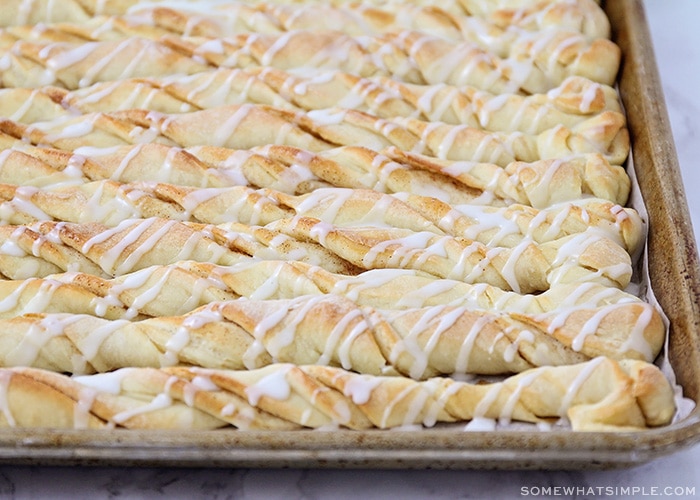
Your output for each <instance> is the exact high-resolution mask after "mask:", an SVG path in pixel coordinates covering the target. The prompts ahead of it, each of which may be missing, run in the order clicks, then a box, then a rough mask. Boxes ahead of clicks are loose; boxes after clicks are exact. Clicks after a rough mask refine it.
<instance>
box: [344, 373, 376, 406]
mask: <svg viewBox="0 0 700 500" xmlns="http://www.w3.org/2000/svg"><path fill="white" fill-rule="evenodd" d="M381 382H382V379H381V378H380V377H371V376H368V375H353V376H351V377H348V379H347V380H346V382H345V385H344V387H343V394H344V395H345V396H346V397H349V398H350V399H351V400H352V402H353V404H356V405H358V406H359V405H364V404H367V403H369V401H370V399H371V398H372V391H374V389H376V388H377V387H378V386H379V384H381Z"/></svg>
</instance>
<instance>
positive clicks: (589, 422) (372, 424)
mask: <svg viewBox="0 0 700 500" xmlns="http://www.w3.org/2000/svg"><path fill="white" fill-rule="evenodd" d="M0 381H1V382H2V387H3V389H4V390H3V391H2V394H3V399H4V401H3V402H4V405H3V408H4V411H3V412H2V413H0V424H3V425H5V426H8V425H10V426H14V427H62V428H106V427H107V428H109V427H117V426H118V427H126V428H131V429H138V428H142V429H162V428H171V429H214V428H221V427H227V426H235V427H238V428H242V429H276V430H284V429H295V428H303V427H306V428H328V429H331V428H338V427H340V428H350V429H370V428H381V429H387V428H394V427H406V426H410V425H423V426H426V427H432V426H435V425H436V424H439V423H456V422H462V423H465V422H467V421H472V422H475V423H476V424H480V423H481V422H483V421H484V420H490V421H491V422H495V421H496V420H498V421H499V422H500V423H501V424H504V423H508V422H510V421H526V422H533V423H543V424H547V423H554V422H556V421H558V420H562V419H564V420H567V421H569V422H570V423H571V425H572V427H573V429H574V430H580V431H601V430H605V431H611V430H615V431H630V430H641V429H645V428H650V427H657V426H659V425H664V424H667V423H668V422H669V421H670V419H671V417H672V415H673V407H674V403H673V391H672V388H671V386H670V384H669V383H668V381H667V380H666V379H665V377H664V376H663V374H662V373H661V372H660V371H659V369H658V368H657V367H656V366H654V365H651V364H648V363H645V362H641V361H622V362H615V361H613V360H610V359H606V358H596V359H594V360H591V361H589V362H586V363H580V364H575V365H570V366H564V367H543V368H538V369H534V370H530V371H528V372H525V373H521V374H519V375H516V376H513V377H509V378H507V379H505V380H504V381H502V382H496V383H491V384H478V383H467V382H458V381H454V380H451V379H448V378H433V379H430V380H426V381H424V382H418V381H414V380H411V379H409V378H405V377H386V376H384V377H376V376H369V375H361V374H356V373H351V372H347V371H344V370H341V369H338V368H330V367H322V366H296V365H291V364H275V365H271V366H268V367H266V368H262V369H258V370H252V371H230V370H205V369H201V368H166V369H161V370H156V369H138V368H126V369H123V370H119V371H116V372H114V373H111V374H99V375H91V376H84V377H74V378H69V377H66V376H64V375H61V374H57V373H54V372H49V371H43V370H37V369H31V368H12V369H10V368H5V369H2V371H0ZM468 428H469V427H467V429H468Z"/></svg>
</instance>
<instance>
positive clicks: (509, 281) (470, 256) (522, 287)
mask: <svg viewBox="0 0 700 500" xmlns="http://www.w3.org/2000/svg"><path fill="white" fill-rule="evenodd" d="M267 229H271V230H276V231H279V232H281V233H283V234H286V235H288V236H291V237H292V238H295V239H297V240H302V241H313V242H316V243H317V244H319V245H320V246H322V247H323V248H326V249H327V250H329V251H330V252H332V253H335V254H336V255H338V256H340V257H342V258H343V259H344V260H346V261H348V262H350V263H351V264H354V265H355V266H357V267H358V268H360V269H386V268H389V269H394V268H398V269H416V270H421V271H424V272H426V273H429V274H432V275H434V276H437V277H441V278H451V279H457V280H461V281H465V282H467V283H489V284H492V285H495V286H498V287H501V288H503V289H504V290H513V291H516V292H520V293H532V292H535V291H542V290H546V289H547V288H549V286H551V285H552V284H554V283H572V282H579V281H582V280H591V281H594V282H597V283H601V284H605V285H607V286H616V287H621V288H624V287H625V286H627V284H628V283H629V280H630V278H631V275H632V269H631V259H630V256H629V255H628V254H627V253H626V252H625V251H624V250H623V249H622V248H621V247H620V246H619V245H617V244H616V243H614V242H612V241H611V240H609V239H607V238H604V237H601V236H600V235H596V234H589V233H581V234H578V235H573V236H567V237H565V238H560V239H558V240H554V241H551V242H547V243H543V244H540V245H536V244H534V243H532V242H531V241H529V240H523V242H522V243H520V244H519V245H517V246H515V247H513V248H504V247H488V246H486V245H483V244H481V243H478V242H474V241H470V240H465V239H463V238H455V237H451V236H442V235H436V234H435V233H432V232H430V231H421V232H413V231H408V230H403V229H381V228H366V229H362V228H344V227H339V226H334V225H332V224H328V223H325V222H321V221H319V220H318V219H314V218H309V217H301V218H298V217H295V218H292V219H282V220H279V221H276V222H275V223H272V224H270V225H269V226H268V227H267ZM255 235H256V236H257V234H255Z"/></svg>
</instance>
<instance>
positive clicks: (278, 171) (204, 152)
mask: <svg viewBox="0 0 700 500" xmlns="http://www.w3.org/2000/svg"><path fill="white" fill-rule="evenodd" d="M0 142H1V139H0ZM106 179H111V180H113V181H117V182H120V183H131V182H139V181H140V182H162V183H166V184H176V185H179V186H192V187H201V188H222V187H233V186H250V187H262V188H270V189H274V190H276V191H280V192H283V193H288V194H304V193H311V192H314V191H316V190H318V189H321V188H327V187H331V186H336V187H342V188H354V189H372V190H374V191H377V192H382V193H413V194H417V195H425V196H430V197H432V198H437V199H438V200H441V201H443V202H445V203H449V204H451V205H465V204H469V205H473V204H479V205H481V204H488V205H490V206H493V207H499V206H503V205H506V204H508V203H519V204H521V205H527V206H532V207H534V208H541V209H543V208H547V207H550V206H552V205H555V204H557V203H562V202H567V201H574V200H580V199H581V198H586V197H587V196H586V195H589V196H590V197H593V198H600V199H603V200H609V201H611V202H613V203H616V204H618V205H624V204H625V203H626V201H627V198H628V195H629V188H630V180H629V177H628V175H627V173H626V172H625V170H624V168H623V167H621V166H615V165H610V163H609V162H608V161H606V160H605V158H603V157H602V156H600V155H585V156H577V157H572V158H568V159H566V160H562V159H556V160H539V161H535V162H514V163H510V164H508V165H507V166H506V167H505V168H503V167H500V166H498V165H494V164H490V163H477V162H457V161H449V160H440V159H437V158H432V157H427V156H424V155H419V154H415V153H409V152H405V151H401V150H399V149H397V148H393V147H392V148H388V149H386V150H383V151H382V152H376V151H373V150H370V149H367V148H363V147H359V146H344V147H341V148H335V149H331V150H327V151H323V152H319V153H311V152H309V151H306V150H302V149H299V148H293V147H291V146H277V145H270V146H263V147H260V148H253V149H250V150H232V149H226V148H218V147H212V146H197V147H193V148H180V147H175V146H166V145H164V144H157V143H148V144H137V145H133V146H116V147H113V148H88V147H83V148H78V149H77V150H76V151H75V152H72V153H71V152H67V151H62V150H57V149H51V148H37V147H33V146H26V145H22V143H21V142H19V141H17V142H12V143H11V144H9V145H8V149H6V150H5V151H3V152H2V153H0V182H2V183H4V184H16V185H22V186H32V187H49V186H56V187H58V185H63V186H66V185H71V184H81V183H85V182H89V181H98V180H106ZM423 186H430V187H429V188H423Z"/></svg>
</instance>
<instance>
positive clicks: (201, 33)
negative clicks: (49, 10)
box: [0, 2, 608, 58]
mask: <svg viewBox="0 0 700 500" xmlns="http://www.w3.org/2000/svg"><path fill="white" fill-rule="evenodd" d="M193 7H195V8H190V9H188V8H182V6H181V7H180V8H177V7H175V8H171V7H168V6H153V7H146V8H142V9H138V10H137V12H136V13H132V14H127V15H121V16H97V17H93V18H92V19H90V20H89V21H87V22H83V23H51V24H48V25H47V24H41V25H39V26H32V25H21V26H12V27H7V28H4V29H2V30H1V31H0V47H2V46H9V45H11V44H12V43H14V42H16V41H18V40H25V41H32V42H71V43H76V42H77V43H82V42H86V41H89V42H94V41H108V40H121V39H125V38H129V37H139V38H149V39H158V38H160V37H163V36H166V35H173V34H174V35H178V36H195V37H204V38H225V37H228V36H231V35H234V34H240V33H258V34H266V35H279V34H282V33H285V32H290V31H336V32H339V33H344V34H347V35H351V36H379V35H383V34H387V33H397V32H402V31H420V32H423V33H427V34H431V35H435V36H440V37H443V38H447V39H451V40H455V41H462V40H464V41H469V42H471V43H473V44H476V45H478V46H479V47H481V48H483V49H484V50H486V51H489V52H491V53H493V54H495V55H497V56H498V57H502V58H505V57H509V56H510V55H511V54H513V53H518V52H519V51H520V48H519V47H520V46H521V45H523V44H525V43H530V41H534V43H535V44H537V45H538V46H541V45H544V44H546V43H547V42H548V40H549V37H551V36H553V34H554V32H555V31H560V32H563V33H568V35H569V37H570V38H571V41H570V42H567V45H569V44H573V43H575V42H577V41H578V40H583V41H585V40H588V39H590V37H588V36H586V35H583V34H580V33H578V32H570V31H568V30H565V29H562V28H557V30H553V29H550V30H546V31H524V30H522V29H518V28H516V27H514V26H508V27H505V28H503V27H500V26H497V25H496V24H494V23H493V22H490V21H488V20H487V19H484V18H479V17H469V16H463V15H452V14H450V13H448V12H446V11H444V10H442V9H440V8H438V7H435V6H431V7H429V8H426V7H423V6H416V5H408V4H403V5H396V6H395V8H392V9H383V8H381V7H379V6H378V7H368V6H367V5H359V4H348V5H344V6H331V5H272V4H266V3H259V4H257V5H255V6H252V5H249V4H246V3H242V2H240V3H236V2H231V3H227V4H218V5H215V6H209V8H208V9H201V8H196V4H195V5H193ZM601 38H608V37H607V36H606V37H601Z"/></svg>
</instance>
